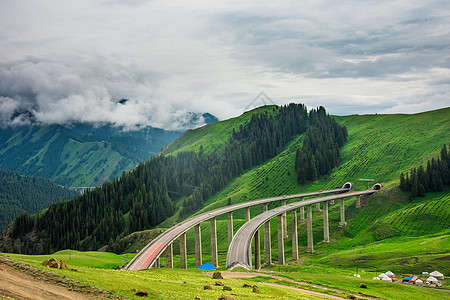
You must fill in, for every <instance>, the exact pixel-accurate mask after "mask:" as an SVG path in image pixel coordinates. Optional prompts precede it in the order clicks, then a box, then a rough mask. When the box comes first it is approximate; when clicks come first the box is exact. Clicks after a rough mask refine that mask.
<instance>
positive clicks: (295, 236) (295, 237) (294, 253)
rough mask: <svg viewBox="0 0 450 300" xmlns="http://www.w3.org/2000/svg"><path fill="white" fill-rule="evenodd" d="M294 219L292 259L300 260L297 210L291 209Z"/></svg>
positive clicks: (292, 219) (292, 218)
mask: <svg viewBox="0 0 450 300" xmlns="http://www.w3.org/2000/svg"><path fill="white" fill-rule="evenodd" d="M291 221H292V259H293V260H298V231H297V210H296V209H294V210H293V211H291Z"/></svg>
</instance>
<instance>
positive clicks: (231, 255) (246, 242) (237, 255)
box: [227, 189, 376, 270]
mask: <svg viewBox="0 0 450 300" xmlns="http://www.w3.org/2000/svg"><path fill="white" fill-rule="evenodd" d="M375 192H376V190H375V189H372V190H366V191H360V192H352V193H345V194H340V195H331V196H327V197H320V198H315V199H310V200H305V201H300V202H296V203H292V204H288V205H285V206H283V207H277V208H275V209H272V210H270V211H267V212H264V213H262V214H260V215H258V216H256V217H254V218H253V219H251V220H250V221H248V222H247V223H245V224H244V225H243V226H242V227H241V228H240V229H239V230H238V231H237V233H236V235H235V236H234V238H233V240H232V242H231V244H230V246H229V248H228V255H227V269H233V268H235V267H243V268H245V269H247V270H251V269H252V253H251V242H252V238H253V237H254V235H255V233H256V232H257V231H258V229H259V228H260V227H261V226H262V225H264V224H265V223H266V222H267V221H269V220H270V219H272V218H274V217H277V216H280V215H281V214H283V213H286V212H289V211H293V210H296V209H298V208H300V207H305V206H311V205H313V204H316V203H321V202H326V201H331V200H337V199H343V198H348V197H355V196H357V197H358V196H362V195H371V194H373V193H375Z"/></svg>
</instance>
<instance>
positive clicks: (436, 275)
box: [430, 271, 444, 279]
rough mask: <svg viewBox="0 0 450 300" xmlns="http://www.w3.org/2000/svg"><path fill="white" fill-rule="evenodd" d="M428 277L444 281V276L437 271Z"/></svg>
mask: <svg viewBox="0 0 450 300" xmlns="http://www.w3.org/2000/svg"><path fill="white" fill-rule="evenodd" d="M430 276H432V277H434V278H436V279H444V274H442V273H441V272H438V271H434V272H431V273H430Z"/></svg>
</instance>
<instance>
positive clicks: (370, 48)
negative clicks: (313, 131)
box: [0, 0, 450, 128]
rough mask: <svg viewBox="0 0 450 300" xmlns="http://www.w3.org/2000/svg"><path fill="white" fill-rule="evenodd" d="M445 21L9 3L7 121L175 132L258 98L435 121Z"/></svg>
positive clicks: (0, 6) (0, 33)
mask: <svg viewBox="0 0 450 300" xmlns="http://www.w3.org/2000/svg"><path fill="white" fill-rule="evenodd" d="M449 21H450V3H448V1H438V0H437V1H427V2H423V1H404V0H402V1H400V0H398V1H378V2H373V1H370V2H366V1H350V0H349V1H338V2H336V1H325V0H323V1H287V0H286V1H276V2H273V1H261V2H258V4H254V3H252V2H242V1H227V2H223V1H207V2H204V1H170V0H169V1H161V0H154V1H144V0H135V1H126V2H124V1H117V0H111V1H106V0H99V1H87V2H80V1H56V0H44V1H39V2H35V1H25V0H4V1H2V2H1V3H0V49H1V50H0V51H1V53H0V54H1V55H0V108H1V109H2V110H1V112H0V118H1V119H0V121H1V122H2V123H5V122H10V120H11V119H12V118H14V116H15V117H16V120H15V122H24V121H26V120H27V117H28V116H29V114H28V115H27V114H24V113H23V114H21V115H20V112H23V111H26V110H28V111H30V112H32V113H33V114H34V116H35V118H36V119H37V120H38V121H42V122H53V123H67V122H73V121H83V122H109V123H113V124H117V125H121V126H126V127H130V128H131V127H133V126H135V125H137V124H139V125H152V126H158V127H164V128H176V127H178V126H182V125H181V124H182V123H183V121H182V119H183V117H182V116H183V115H184V114H186V113H187V112H190V111H194V112H210V113H212V114H215V115H217V116H218V117H219V118H227V117H231V116H235V115H237V114H239V113H241V112H242V111H243V110H244V109H245V108H246V107H247V106H248V105H249V103H250V102H251V101H252V100H253V99H254V98H255V96H256V95H257V94H258V93H259V92H261V91H264V92H266V93H267V95H268V96H269V97H271V99H272V100H273V101H274V102H275V103H277V104H285V103H288V102H290V101H297V102H305V103H306V104H307V105H308V106H309V107H315V106H318V105H324V106H325V107H326V108H327V110H328V111H329V112H330V113H334V114H351V113H374V112H387V113H388V112H417V111H421V110H428V109H434V108H439V107H442V106H445V105H446V104H445V103H446V102H448V101H446V99H448V98H446V97H447V96H448V93H447V91H448V87H449V81H450V80H449V78H450V76H449V67H450V49H449V48H450V34H449V33H450V29H449V27H448V26H447V25H448V23H449ZM122 98H126V99H129V101H128V102H126V104H125V105H122V104H120V103H118V101H119V100H120V99H122Z"/></svg>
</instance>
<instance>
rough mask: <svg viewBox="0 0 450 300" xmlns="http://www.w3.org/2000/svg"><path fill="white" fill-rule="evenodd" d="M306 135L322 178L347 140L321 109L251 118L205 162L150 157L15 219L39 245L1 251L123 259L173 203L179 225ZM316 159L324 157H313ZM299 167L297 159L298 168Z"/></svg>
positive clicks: (200, 157) (289, 108) (196, 156)
mask: <svg viewBox="0 0 450 300" xmlns="http://www.w3.org/2000/svg"><path fill="white" fill-rule="evenodd" d="M305 132H306V136H305V140H304V145H303V148H304V149H305V151H308V153H309V152H310V153H312V154H315V156H314V157H313V158H314V163H316V165H317V169H316V172H317V175H316V176H319V175H323V174H326V173H328V172H329V171H330V170H331V169H332V168H333V167H334V166H335V165H336V164H337V162H338V156H339V148H340V147H342V145H343V143H344V142H345V140H346V137H347V132H346V129H345V127H340V126H339V125H337V123H336V122H335V121H334V120H333V119H331V118H330V117H329V116H328V115H326V112H325V109H324V108H323V107H320V108H318V109H317V110H312V111H311V112H310V114H309V117H308V113H307V110H306V107H305V106H304V105H302V104H289V105H286V106H283V107H277V108H274V109H273V110H272V111H267V112H264V113H260V114H255V115H253V116H252V118H251V120H250V121H249V122H247V123H246V124H245V125H241V126H240V127H239V128H238V129H236V130H233V133H232V135H231V137H230V138H229V141H228V143H227V144H226V146H225V147H223V148H222V149H216V150H215V151H214V152H212V153H210V154H205V153H204V151H203V149H202V147H200V149H199V150H198V151H197V152H181V153H178V154H177V155H176V156H175V155H159V156H155V157H152V158H151V159H149V160H148V161H146V162H145V163H141V164H139V165H138V166H137V167H136V168H135V169H134V170H132V171H130V172H129V173H125V172H124V173H123V174H122V176H121V177H120V179H119V178H114V180H112V181H110V182H105V183H104V184H103V185H102V186H101V187H98V188H95V189H93V190H90V191H87V192H85V193H84V194H83V195H79V196H77V197H75V198H74V199H72V200H70V201H65V202H62V203H57V204H51V205H50V207H49V208H48V210H46V211H45V212H44V213H42V214H39V215H33V216H30V215H28V214H23V215H21V216H20V217H18V218H17V219H16V220H15V222H14V224H13V226H12V229H11V235H12V236H13V237H22V236H24V235H25V234H26V233H29V232H34V234H35V235H37V236H38V237H39V238H40V239H41V241H45V242H44V243H26V242H23V243H22V244H23V245H25V246H23V247H22V249H6V250H9V251H13V250H14V251H17V252H18V251H20V252H22V253H33V254H37V253H51V252H53V251H57V250H61V249H66V248H70V249H78V250H96V249H99V248H100V247H102V246H104V245H107V244H108V245H113V244H115V247H114V250H115V251H116V252H121V251H122V250H121V249H120V247H117V242H118V241H119V239H120V238H122V237H123V236H125V235H127V234H129V233H131V232H134V231H138V230H144V229H149V228H151V227H154V226H156V225H158V224H160V223H161V222H162V221H164V220H166V219H167V218H168V217H170V216H172V215H173V214H174V213H175V204H174V200H176V199H180V198H183V199H184V200H183V202H182V208H181V211H180V217H181V218H184V217H187V216H189V215H190V214H192V213H193V212H195V211H197V210H198V209H199V208H201V207H202V206H203V203H204V202H205V201H207V200H208V199H209V198H210V197H211V196H213V195H214V194H215V193H217V192H218V191H220V190H221V189H222V188H223V187H224V186H225V185H227V184H228V183H229V182H230V181H231V180H232V179H233V178H235V177H237V176H239V175H241V174H242V173H243V172H244V171H246V170H249V169H251V168H252V167H254V166H256V165H259V164H261V163H263V162H264V161H266V160H267V159H270V158H272V157H274V156H276V155H277V154H279V153H280V152H281V151H282V150H283V149H284V147H285V146H286V145H287V144H288V143H289V142H291V141H292V140H293V139H294V138H295V137H296V136H298V135H299V134H302V133H305ZM305 145H306V146H305ZM303 148H302V149H303ZM321 151H323V152H321ZM319 152H321V153H324V156H323V157H320V156H319V155H317V153H319ZM299 153H301V151H300V152H299ZM298 155H299V154H298ZM307 157H308V158H311V156H307ZM304 159H305V158H304V157H303V156H302V157H301V159H299V158H298V159H297V162H298V167H299V168H301V167H302V166H301V162H303V161H304ZM297 172H299V171H297ZM312 178H313V177H309V178H308V180H313V179H312Z"/></svg>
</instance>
